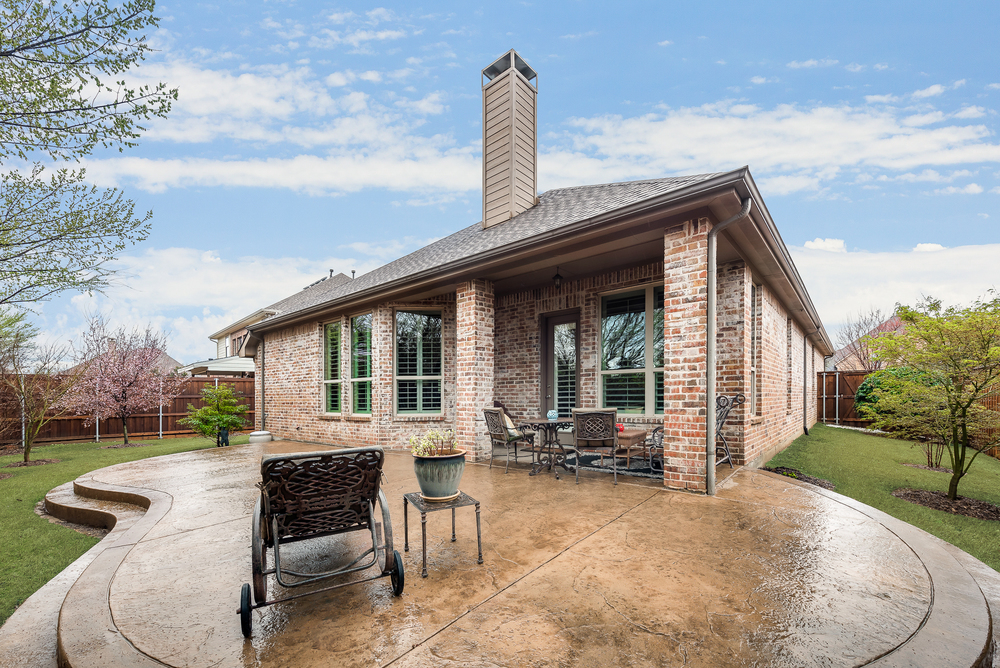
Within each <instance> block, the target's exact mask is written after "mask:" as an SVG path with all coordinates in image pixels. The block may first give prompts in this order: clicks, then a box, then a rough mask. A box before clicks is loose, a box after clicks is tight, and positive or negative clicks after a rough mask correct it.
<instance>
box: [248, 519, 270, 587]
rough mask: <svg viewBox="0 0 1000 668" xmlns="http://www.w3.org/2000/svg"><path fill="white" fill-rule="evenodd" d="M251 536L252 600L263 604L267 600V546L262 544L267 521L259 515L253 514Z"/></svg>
mask: <svg viewBox="0 0 1000 668" xmlns="http://www.w3.org/2000/svg"><path fill="white" fill-rule="evenodd" d="M254 519H255V520H256V521H255V522H254V523H253V536H252V538H251V544H250V562H251V566H252V567H253V600H254V601H256V602H257V603H263V602H264V601H266V600H267V576H266V575H264V571H265V570H267V545H266V544H265V543H264V538H263V533H264V530H265V529H266V524H265V523H266V522H267V520H266V519H265V518H264V517H263V516H262V515H261V514H260V513H256V512H255V513H254Z"/></svg>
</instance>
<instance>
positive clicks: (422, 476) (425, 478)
mask: <svg viewBox="0 0 1000 668" xmlns="http://www.w3.org/2000/svg"><path fill="white" fill-rule="evenodd" d="M464 470H465V450H459V451H458V452H457V453H456V454H453V455H437V456H433V457H422V456H420V455H413V472H414V473H415V474H416V475H417V482H418V483H419V484H420V496H421V497H422V498H423V499H424V500H425V501H439V502H443V501H451V500H452V499H454V498H457V497H458V483H459V481H460V480H461V479H462V471H464Z"/></svg>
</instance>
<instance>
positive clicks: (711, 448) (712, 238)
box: [705, 197, 750, 496]
mask: <svg viewBox="0 0 1000 668" xmlns="http://www.w3.org/2000/svg"><path fill="white" fill-rule="evenodd" d="M749 213H750V198H749V197H747V198H746V199H745V200H743V206H742V208H740V211H739V213H737V214H736V215H735V216H732V217H730V218H727V219H726V220H724V221H722V222H721V223H719V224H718V225H714V226H713V227H712V229H711V230H709V232H708V307H707V316H708V317H707V322H706V333H705V335H706V337H707V339H706V341H705V366H706V367H708V368H707V372H708V374H707V375H708V377H707V379H706V380H707V387H706V388H705V390H706V392H705V402H706V404H707V406H706V408H707V411H706V417H705V492H706V493H707V494H708V495H709V496H715V397H716V392H715V375H716V374H715V302H716V298H715V291H716V289H717V288H716V284H717V283H718V277H717V276H716V271H717V270H718V267H717V266H716V265H717V261H716V254H717V251H716V244H717V239H716V238H717V237H718V236H719V232H722V230H724V229H726V228H727V227H729V226H730V225H732V224H733V223H735V222H737V221H739V220H743V219H744V218H746V217H747V215H749Z"/></svg>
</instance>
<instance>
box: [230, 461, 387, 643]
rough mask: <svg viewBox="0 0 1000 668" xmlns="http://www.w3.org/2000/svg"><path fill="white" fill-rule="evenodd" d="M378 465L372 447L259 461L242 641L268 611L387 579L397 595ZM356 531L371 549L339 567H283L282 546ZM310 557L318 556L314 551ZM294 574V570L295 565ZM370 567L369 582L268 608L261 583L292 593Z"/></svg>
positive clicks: (243, 598)
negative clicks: (257, 614) (270, 581)
mask: <svg viewBox="0 0 1000 668" xmlns="http://www.w3.org/2000/svg"><path fill="white" fill-rule="evenodd" d="M384 460H385V453H384V452H383V451H382V448H381V447H377V446H375V447H364V448H347V449H343V450H325V451H322V452H306V453H300V454H294V455H275V456H272V457H265V458H264V459H263V461H261V464H260V472H261V482H259V483H258V484H257V486H258V487H259V488H260V490H261V491H260V497H259V498H258V499H257V505H256V506H255V507H254V511H253V523H252V525H251V545H250V550H251V553H250V557H251V559H250V561H251V567H252V573H253V602H252V603H251V600H250V592H251V586H250V585H249V584H244V585H243V587H242V589H241V590H240V609H239V614H240V623H241V626H242V630H243V635H244V636H246V637H248V638H249V637H250V633H251V629H252V623H253V620H252V612H253V610H256V609H257V608H263V607H264V606H267V605H273V604H275V603H280V602H282V601H290V600H292V599H296V598H301V597H303V596H309V595H312V594H318V593H320V592H324V591H329V590H331V589H337V588H339V587H346V586H347V585H354V584H359V583H361V582H368V581H371V580H376V579H378V578H383V577H389V578H390V581H391V583H392V593H393V594H394V595H396V596H399V595H400V594H402V593H403V583H404V579H403V560H402V558H401V557H400V556H399V552H397V551H396V550H394V549H393V547H392V521H391V519H390V518H389V505H388V504H387V503H386V499H385V494H384V493H383V492H382V490H381V489H379V483H380V481H381V478H382V464H383V462H384ZM376 503H377V504H378V505H379V507H380V509H381V514H380V515H376V513H375V504H376ZM380 520H381V521H380ZM355 531H357V532H365V533H368V534H369V535H370V540H371V547H369V548H367V549H365V550H364V551H362V552H361V553H360V554H359V555H357V556H356V557H354V559H353V560H352V561H350V562H349V563H347V564H346V565H342V566H340V567H337V568H334V569H332V570H327V571H312V572H303V571H299V570H292V569H290V568H288V567H287V566H286V565H285V564H284V563H283V557H282V550H281V547H282V546H283V545H287V544H288V543H294V542H297V541H302V540H312V539H326V538H327V537H331V536H337V535H339V534H345V533H350V532H355ZM350 544H352V545H353V544H355V543H354V541H352V542H351V543H350ZM364 544H367V542H365V543H364ZM364 544H362V545H361V546H360V547H363V546H364ZM269 548H270V549H271V551H272V555H273V559H274V567H273V568H268V567H267V552H268V549H269ZM359 549H360V548H359ZM312 552H313V553H319V554H322V552H321V551H319V550H313V551H312ZM293 566H294V567H295V568H296V569H298V568H301V566H299V565H298V564H293ZM373 566H374V567H377V568H378V573H377V574H375V575H372V576H371V577H367V578H363V579H350V581H349V582H348V581H344V582H339V583H337V584H333V585H330V586H327V587H323V588H321V589H313V590H310V591H308V592H305V593H302V594H297V595H292V596H285V597H283V598H278V599H274V600H270V601H269V600H267V576H268V575H273V576H274V579H275V581H276V582H277V583H278V584H279V585H281V586H282V587H284V588H287V589H291V588H294V587H301V586H303V585H307V584H311V583H314V582H319V581H321V580H327V579H330V578H334V577H337V576H344V575H348V574H351V573H359V572H361V571H365V570H368V569H370V568H372V567H373Z"/></svg>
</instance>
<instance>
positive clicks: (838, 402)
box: [833, 371, 840, 424]
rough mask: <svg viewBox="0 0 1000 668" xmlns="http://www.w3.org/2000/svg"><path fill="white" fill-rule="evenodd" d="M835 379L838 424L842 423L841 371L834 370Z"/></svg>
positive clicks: (835, 404) (835, 405)
mask: <svg viewBox="0 0 1000 668" xmlns="http://www.w3.org/2000/svg"><path fill="white" fill-rule="evenodd" d="M833 380H834V382H835V387H834V390H833V391H834V392H835V393H836V394H837V399H836V403H834V407H835V409H836V424H840V372H839V371H834V372H833Z"/></svg>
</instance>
